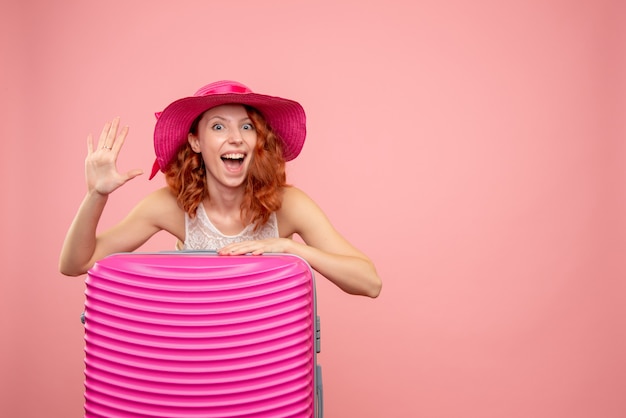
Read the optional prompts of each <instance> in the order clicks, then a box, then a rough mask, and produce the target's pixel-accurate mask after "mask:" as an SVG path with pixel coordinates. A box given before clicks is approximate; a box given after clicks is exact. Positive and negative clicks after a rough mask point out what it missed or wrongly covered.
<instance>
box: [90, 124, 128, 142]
mask: <svg viewBox="0 0 626 418" xmlns="http://www.w3.org/2000/svg"><path fill="white" fill-rule="evenodd" d="M119 126H120V118H119V116H118V117H116V118H115V119H113V120H112V121H111V122H107V123H106V124H105V125H104V127H103V128H102V132H100V138H99V139H98V144H97V147H98V149H107V150H115V151H119V149H120V148H121V147H122V145H123V144H124V140H125V139H126V135H127V134H128V126H124V127H123V128H122V129H121V130H120V129H119ZM118 131H119V134H118ZM92 147H93V146H92ZM92 150H93V148H92Z"/></svg>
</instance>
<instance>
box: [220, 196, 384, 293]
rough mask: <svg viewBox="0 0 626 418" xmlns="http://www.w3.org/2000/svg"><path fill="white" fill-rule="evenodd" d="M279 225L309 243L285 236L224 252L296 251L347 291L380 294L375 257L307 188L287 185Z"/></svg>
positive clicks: (288, 234) (240, 245) (232, 246)
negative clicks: (345, 231) (350, 237)
mask: <svg viewBox="0 0 626 418" xmlns="http://www.w3.org/2000/svg"><path fill="white" fill-rule="evenodd" d="M278 226H279V229H280V231H281V236H283V237H284V236H291V235H292V234H293V233H297V234H298V235H299V236H300V237H301V238H302V239H303V241H304V242H305V243H306V244H302V243H299V242H296V241H293V240H291V239H285V238H280V239H274V240H263V241H247V242H243V243H238V244H232V245H229V246H227V247H225V248H223V249H221V250H220V253H221V254H245V253H252V254H261V253H263V252H286V253H290V254H295V255H298V256H300V257H302V258H304V259H305V260H306V261H307V262H308V263H309V264H310V265H311V267H312V268H313V269H315V270H316V271H318V272H319V273H320V274H321V275H323V276H324V277H326V278H327V279H329V280H330V281H332V282H333V283H334V284H336V285H337V286H338V287H339V288H341V289H342V290H344V291H345V292H347V293H350V294H357V295H365V296H369V297H373V298H374V297H377V296H378V295H379V293H380V290H381V287H382V281H381V279H380V277H379V276H378V273H377V272H376V269H375V267H374V264H373V263H372V261H371V260H370V259H369V258H368V257H367V256H366V255H365V254H363V253H362V252H361V251H359V250H358V249H356V248H355V247H354V246H353V245H352V244H350V243H349V242H348V241H347V240H346V239H345V238H344V237H343V236H341V234H339V232H338V231H337V230H336V229H335V228H334V227H333V226H332V224H331V223H330V221H329V220H328V218H327V217H326V215H325V214H324V212H323V211H322V210H321V209H320V207H319V206H318V205H317V204H316V203H315V202H314V201H313V200H312V199H311V198H310V197H308V196H307V195H306V194H305V193H304V192H302V191H301V190H299V189H297V188H295V187H287V188H286V189H285V193H284V197H283V205H282V208H281V209H280V211H279V221H278Z"/></svg>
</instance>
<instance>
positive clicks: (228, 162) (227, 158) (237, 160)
mask: <svg viewBox="0 0 626 418" xmlns="http://www.w3.org/2000/svg"><path fill="white" fill-rule="evenodd" d="M245 158H246V154H241V153H230V154H224V155H222V156H221V159H222V161H223V162H224V165H225V166H226V168H227V169H229V170H238V169H239V168H241V165H242V164H243V161H244V159H245Z"/></svg>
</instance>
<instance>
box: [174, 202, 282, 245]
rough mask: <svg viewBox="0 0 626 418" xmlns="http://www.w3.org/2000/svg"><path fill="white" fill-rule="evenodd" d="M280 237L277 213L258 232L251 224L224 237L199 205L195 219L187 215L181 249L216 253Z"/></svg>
mask: <svg viewBox="0 0 626 418" xmlns="http://www.w3.org/2000/svg"><path fill="white" fill-rule="evenodd" d="M278 237H279V235H278V222H277V220H276V213H272V214H271V215H270V217H269V219H268V220H267V223H266V224H265V225H263V226H262V227H261V229H259V230H258V231H254V225H253V224H251V225H248V226H246V227H245V228H244V229H243V231H241V232H240V233H238V234H237V235H224V234H222V233H221V232H220V231H219V230H218V229H217V228H216V227H215V225H213V223H211V221H210V220H209V217H208V216H207V214H206V212H205V210H204V206H203V205H199V206H198V209H197V210H196V216H195V217H193V218H191V217H190V216H189V214H187V213H185V243H184V244H183V246H182V248H180V249H181V250H201V251H216V250H219V249H220V248H222V247H225V246H226V245H228V244H232V243H234V242H242V241H252V240H262V239H267V238H278Z"/></svg>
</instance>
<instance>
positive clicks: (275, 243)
mask: <svg viewBox="0 0 626 418" xmlns="http://www.w3.org/2000/svg"><path fill="white" fill-rule="evenodd" d="M293 244H294V241H293V240H291V239H289V238H269V239H263V240H258V241H243V242H236V243H234V244H230V245H227V246H226V247H224V248H221V249H219V250H217V253H218V254H219V255H242V254H252V255H261V254H264V253H288V252H290V251H289V248H290V246H293Z"/></svg>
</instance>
